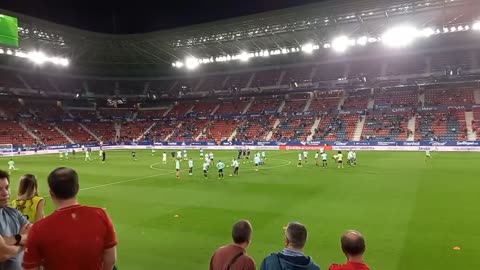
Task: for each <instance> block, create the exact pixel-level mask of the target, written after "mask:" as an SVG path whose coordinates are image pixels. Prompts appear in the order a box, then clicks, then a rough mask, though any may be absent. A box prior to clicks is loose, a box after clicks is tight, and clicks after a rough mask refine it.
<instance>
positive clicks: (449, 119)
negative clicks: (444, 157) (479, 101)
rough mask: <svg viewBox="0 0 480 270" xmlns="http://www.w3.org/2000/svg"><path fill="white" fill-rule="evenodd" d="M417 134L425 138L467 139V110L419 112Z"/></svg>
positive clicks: (436, 139)
mask: <svg viewBox="0 0 480 270" xmlns="http://www.w3.org/2000/svg"><path fill="white" fill-rule="evenodd" d="M416 126H417V131H416V134H419V135H420V136H421V139H423V140H434V141H447V140H466V139H467V129H466V123H465V110H462V109H449V110H448V111H447V112H427V113H419V115H418V116H417V123H416Z"/></svg>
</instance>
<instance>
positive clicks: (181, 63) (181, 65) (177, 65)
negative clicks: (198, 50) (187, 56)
mask: <svg viewBox="0 0 480 270" xmlns="http://www.w3.org/2000/svg"><path fill="white" fill-rule="evenodd" d="M175 66H176V67H177V68H182V67H183V66H184V64H183V62H180V61H177V62H175Z"/></svg>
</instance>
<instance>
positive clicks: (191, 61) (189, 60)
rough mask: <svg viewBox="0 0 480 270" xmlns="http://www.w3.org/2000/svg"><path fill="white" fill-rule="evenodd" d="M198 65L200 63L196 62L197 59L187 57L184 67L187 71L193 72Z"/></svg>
mask: <svg viewBox="0 0 480 270" xmlns="http://www.w3.org/2000/svg"><path fill="white" fill-rule="evenodd" d="M199 65H200V62H198V59H197V58H195V57H188V58H187V59H185V67H186V68H187V69H190V70H193V69H196V68H197V67H198V66H199Z"/></svg>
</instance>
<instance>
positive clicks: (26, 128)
mask: <svg viewBox="0 0 480 270" xmlns="http://www.w3.org/2000/svg"><path fill="white" fill-rule="evenodd" d="M18 124H19V125H20V126H21V127H22V128H23V129H24V130H25V131H26V132H27V133H28V135H30V136H31V137H32V138H34V139H35V140H37V141H39V142H41V141H42V140H40V138H39V137H38V136H37V135H35V134H33V132H31V131H30V129H28V127H27V126H26V125H25V124H24V123H22V122H18Z"/></svg>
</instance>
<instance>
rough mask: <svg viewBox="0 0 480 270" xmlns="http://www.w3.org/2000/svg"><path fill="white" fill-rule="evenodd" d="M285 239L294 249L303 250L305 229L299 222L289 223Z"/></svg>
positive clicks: (305, 240) (305, 236) (305, 237)
mask: <svg viewBox="0 0 480 270" xmlns="http://www.w3.org/2000/svg"><path fill="white" fill-rule="evenodd" d="M286 237H287V239H288V242H289V243H290V245H291V246H292V247H294V248H303V247H304V246H305V243H306V242H307V228H306V227H305V225H303V224H301V223H299V222H290V223H288V225H287V232H286Z"/></svg>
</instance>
